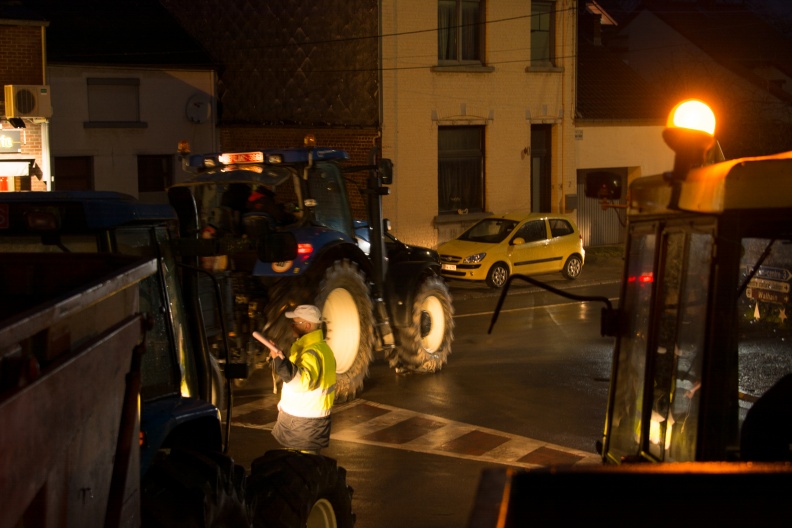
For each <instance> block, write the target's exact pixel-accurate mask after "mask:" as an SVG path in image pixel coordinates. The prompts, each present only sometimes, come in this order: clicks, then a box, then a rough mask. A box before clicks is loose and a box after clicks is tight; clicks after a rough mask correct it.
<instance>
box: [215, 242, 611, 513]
mask: <svg viewBox="0 0 792 528" xmlns="http://www.w3.org/2000/svg"><path fill="white" fill-rule="evenodd" d="M620 272H621V261H620V259H617V258H613V257H612V256H608V257H606V258H599V259H598V258H596V256H593V257H589V258H587V266H586V268H584V271H583V273H582V275H581V277H580V278H579V279H578V280H576V281H565V280H564V279H563V278H561V277H560V275H557V276H545V277H537V278H540V279H548V282H549V283H550V284H551V285H552V286H555V287H557V288H560V289H563V290H565V291H569V292H572V293H577V294H579V295H596V296H602V297H607V298H611V299H612V300H613V301H614V302H616V296H617V295H618V279H619V274H620ZM451 291H452V295H453V297H454V306H455V312H456V314H455V324H456V327H455V341H454V349H453V353H452V355H451V357H450V359H449V363H448V365H447V366H446V367H445V368H444V369H443V371H441V372H440V373H437V374H433V375H406V376H404V375H398V374H395V373H394V372H393V371H392V370H391V369H389V368H388V366H387V365H386V364H385V362H384V361H382V360H379V361H375V363H374V364H373V365H372V368H371V372H370V376H369V378H368V379H367V382H366V385H365V387H364V391H363V393H362V394H361V395H360V398H359V399H358V400H356V401H355V402H352V403H351V404H345V405H342V406H338V407H337V408H336V409H335V410H334V415H333V416H334V429H333V438H332V441H331V445H330V447H329V448H328V449H327V450H326V451H325V452H324V454H325V455H326V456H331V457H333V458H335V459H336V460H338V462H339V464H340V465H342V466H343V467H344V468H346V470H347V481H348V483H349V484H350V485H351V486H352V487H353V488H354V489H355V494H354V497H353V510H354V511H355V512H356V514H357V519H358V520H357V524H356V527H357V528H374V527H376V528H390V527H393V528H404V526H410V527H415V528H419V527H427V528H429V527H432V528H442V527H460V526H465V525H466V523H467V519H468V517H469V514H470V508H471V506H472V504H473V499H474V497H475V493H476V486H477V484H478V479H479V476H480V473H481V470H482V469H484V468H487V467H493V465H507V466H512V467H535V466H536V465H547V464H550V463H584V464H585V463H598V458H597V455H596V453H595V452H594V442H595V441H596V440H597V438H598V436H599V434H600V433H601V429H602V421H603V417H604V411H605V402H606V399H607V389H608V380H609V376H610V355H611V352H612V345H613V341H612V338H603V337H600V336H599V312H600V309H601V306H602V304H601V303H579V302H575V301H571V300H569V299H564V298H561V297H558V296H556V295H553V294H549V293H545V292H542V291H541V290H539V289H537V288H535V287H533V286H530V285H527V284H525V283H515V285H514V286H513V289H512V290H510V292H509V294H508V296H507V298H506V300H505V302H504V304H503V308H502V310H503V311H502V313H501V315H500V317H499V319H498V321H497V324H496V325H495V327H494V329H493V331H492V333H491V334H490V333H488V329H489V326H490V323H491V320H492V316H491V314H492V310H493V309H494V307H495V305H496V304H497V302H498V298H499V295H500V292H498V291H494V290H489V289H488V288H486V286H482V285H473V284H459V283H451ZM276 404H277V396H276V395H274V394H272V383H271V380H270V379H269V374H268V373H265V372H263V371H258V372H256V373H255V374H254V376H253V378H252V379H251V380H250V382H249V383H248V384H247V385H245V386H244V387H242V388H239V389H237V390H236V391H235V409H234V416H235V418H234V420H232V423H233V424H234V425H233V427H232V432H231V435H232V439H231V449H230V454H231V455H232V456H233V457H234V458H235V460H236V461H237V462H238V463H240V464H242V465H244V466H247V467H249V464H250V462H251V461H252V460H253V459H254V458H256V457H257V456H258V455H259V454H261V453H263V452H264V451H266V450H268V449H275V448H277V447H278V446H277V444H276V442H275V441H274V440H273V439H272V436H271V434H270V430H271V425H272V421H274V416H275V412H274V410H275V406H276Z"/></svg>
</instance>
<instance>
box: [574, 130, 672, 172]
mask: <svg viewBox="0 0 792 528" xmlns="http://www.w3.org/2000/svg"><path fill="white" fill-rule="evenodd" d="M663 128H664V126H663V125H645V126H629V125H612V126H585V125H581V126H578V127H577V128H576V140H575V166H576V167H577V168H578V169H602V168H616V167H626V168H628V169H630V171H629V174H630V177H631V178H633V177H639V176H648V175H650V174H659V173H662V172H665V171H668V170H671V169H672V168H673V165H674V153H673V151H672V150H671V149H670V148H669V147H668V146H667V145H666V144H665V142H664V141H663V137H662V132H663Z"/></svg>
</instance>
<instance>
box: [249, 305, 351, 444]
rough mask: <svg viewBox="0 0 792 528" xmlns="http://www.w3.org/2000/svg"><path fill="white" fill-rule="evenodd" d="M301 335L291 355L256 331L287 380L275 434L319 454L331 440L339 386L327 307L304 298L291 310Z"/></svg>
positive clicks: (282, 391)
mask: <svg viewBox="0 0 792 528" xmlns="http://www.w3.org/2000/svg"><path fill="white" fill-rule="evenodd" d="M286 317H288V318H289V319H291V324H292V329H293V330H294V333H295V335H296V336H297V338H298V339H297V340H296V341H295V342H294V343H293V344H292V346H291V349H290V351H289V355H288V356H286V355H285V354H284V353H283V352H282V351H281V350H280V349H278V347H277V346H276V345H275V344H274V343H272V342H271V341H270V340H268V339H266V338H265V337H263V336H261V334H259V333H258V332H255V333H254V334H253V335H254V337H256V339H258V340H259V341H261V342H262V343H264V344H265V345H266V346H267V347H268V348H269V351H270V357H271V358H272V359H273V363H274V369H275V372H276V373H277V374H278V376H280V378H281V379H282V380H283V389H282V390H281V399H280V402H279V403H278V421H277V423H276V424H275V428H274V429H273V430H272V435H273V436H274V437H275V439H276V440H277V441H278V442H279V443H280V444H281V445H282V446H284V447H286V448H289V449H296V450H299V451H304V452H308V453H314V454H319V450H320V449H322V448H324V447H327V446H328V445H329V443H330V412H331V411H332V409H333V401H334V400H335V386H336V362H335V357H334V356H333V351H332V350H331V349H330V347H329V346H328V344H327V343H326V342H325V340H324V334H323V332H322V313H321V311H320V310H319V308H317V307H316V306H313V305H310V304H302V305H300V306H298V307H296V308H295V309H294V311H291V312H286Z"/></svg>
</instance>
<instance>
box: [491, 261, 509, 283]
mask: <svg viewBox="0 0 792 528" xmlns="http://www.w3.org/2000/svg"><path fill="white" fill-rule="evenodd" d="M508 278H509V268H508V266H506V264H504V263H503V262H498V263H496V264H493V265H492V267H491V268H490V270H489V273H487V286H489V287H490V288H502V287H503V285H504V284H506V280H507V279H508Z"/></svg>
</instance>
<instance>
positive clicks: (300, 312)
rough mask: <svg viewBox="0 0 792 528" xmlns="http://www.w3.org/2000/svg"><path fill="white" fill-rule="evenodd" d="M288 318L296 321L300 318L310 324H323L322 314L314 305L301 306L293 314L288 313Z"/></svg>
mask: <svg viewBox="0 0 792 528" xmlns="http://www.w3.org/2000/svg"><path fill="white" fill-rule="evenodd" d="M286 317H288V318H289V319H294V318H296V317H299V318H300V319H303V320H305V321H308V322H309V323H321V322H322V312H321V311H320V310H319V308H317V307H316V306H314V305H312V304H301V305H300V306H298V307H297V308H295V309H294V311H293V312H286Z"/></svg>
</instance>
